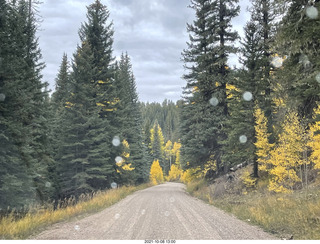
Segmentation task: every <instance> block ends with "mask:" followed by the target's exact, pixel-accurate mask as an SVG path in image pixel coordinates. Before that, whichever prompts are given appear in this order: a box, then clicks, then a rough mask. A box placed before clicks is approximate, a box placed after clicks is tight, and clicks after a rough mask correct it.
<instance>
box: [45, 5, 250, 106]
mask: <svg viewBox="0 0 320 244" xmlns="http://www.w3.org/2000/svg"><path fill="white" fill-rule="evenodd" d="M101 1H102V3H104V4H106V5H107V7H108V9H109V11H110V20H113V23H114V30H115V35H114V55H115V56H118V57H119V56H120V55H121V53H122V52H126V51H127V52H128V54H129V55H130V57H131V59H132V65H133V71H134V74H135V77H136V82H137V89H138V92H139V97H140V100H142V101H150V102H152V101H158V102H161V101H163V100H164V99H165V98H167V99H171V100H177V99H179V98H180V95H181V92H182V89H181V88H182V87H183V86H184V85H185V81H183V80H182V79H181V76H182V75H183V73H184V70H183V63H182V62H181V52H182V50H183V49H184V48H186V41H188V34H187V32H186V23H191V22H192V20H193V18H194V13H193V10H192V9H190V8H187V6H188V5H189V3H190V0H152V1H150V0H101ZM92 2H93V0H44V3H43V4H42V5H41V7H40V9H39V10H40V15H41V16H42V17H43V22H42V24H41V29H42V31H40V32H39V35H40V39H39V43H40V47H41V49H42V54H43V58H44V61H45V62H46V63H47V68H46V69H45V70H44V72H43V74H44V78H45V80H46V81H48V82H49V83H50V88H51V89H53V88H54V79H55V77H56V75H57V72H58V69H59V65H60V62H61V58H62V54H63V53H64V52H66V53H67V54H68V56H69V58H72V54H73V52H74V51H75V50H76V46H77V43H78V42H79V37H78V30H79V28H80V26H81V23H83V22H85V21H86V11H87V10H86V6H88V5H90V4H91V3H92ZM240 2H241V6H242V12H241V15H240V16H239V17H237V18H238V19H236V20H235V21H234V28H235V29H236V30H238V31H242V27H243V24H244V23H245V21H246V20H247V14H246V13H245V12H244V10H245V7H246V5H248V0H246V1H245V0H243V1H240ZM230 62H231V63H234V64H236V63H237V61H236V58H235V57H232V59H231V60H230Z"/></svg>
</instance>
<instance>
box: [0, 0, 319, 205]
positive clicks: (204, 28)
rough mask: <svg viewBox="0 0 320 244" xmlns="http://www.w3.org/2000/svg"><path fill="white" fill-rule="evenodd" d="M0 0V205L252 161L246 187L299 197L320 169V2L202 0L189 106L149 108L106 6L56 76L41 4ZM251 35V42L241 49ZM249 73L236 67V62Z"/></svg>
mask: <svg viewBox="0 0 320 244" xmlns="http://www.w3.org/2000/svg"><path fill="white" fill-rule="evenodd" d="M38 4H39V3H37V2H34V1H26V0H19V1H15V0H0V164H1V166H0V209H1V211H6V209H8V207H10V208H15V209H23V208H24V207H25V206H28V205H32V204H44V203H47V202H53V203H54V204H56V205H57V204H58V202H59V200H61V199H68V198H70V197H74V198H75V199H77V198H79V197H80V196H81V195H82V194H92V193H94V192H97V191H101V190H105V189H110V188H117V187H119V186H125V185H139V184H142V183H145V182H149V181H150V182H152V183H153V184H158V183H161V182H164V181H179V180H180V181H182V182H185V183H188V182H191V181H192V180H194V179H199V178H205V179H207V180H208V181H212V180H214V179H215V178H216V177H218V176H220V175H223V174H226V173H228V172H229V171H230V169H232V168H234V167H235V166H237V165H239V164H245V165H252V170H251V172H250V174H248V175H247V179H246V182H249V183H248V184H252V185H255V184H257V182H258V181H259V180H260V179H261V178H264V179H268V189H269V191H270V192H275V193H290V192H292V191H294V190H296V189H301V188H303V187H305V186H307V185H308V184H309V182H312V181H315V180H316V179H317V178H318V177H319V176H318V174H317V173H318V170H319V169H320V135H319V131H320V103H319V102H320V59H319V50H320V43H319V40H320V27H319V26H320V25H319V24H320V20H319V15H318V12H319V6H320V1H319V0H299V1H296V0H290V1H284V0H251V7H250V8H249V10H248V11H249V12H250V14H251V19H250V21H248V22H247V23H246V25H245V27H244V33H245V36H244V37H243V38H240V37H239V34H238V33H237V31H235V30H234V29H232V19H233V18H235V17H236V16H238V15H239V11H240V5H239V1H238V0H224V1H222V0H191V1H190V6H189V7H190V8H191V9H193V10H194V13H195V20H194V22H193V23H188V24H187V31H188V34H189V41H188V43H187V48H186V49H185V50H181V51H182V55H181V56H182V61H183V62H182V63H181V65H184V67H185V70H186V72H185V74H181V75H183V78H184V80H185V82H186V85H185V87H184V88H183V96H182V97H181V99H180V100H179V101H177V102H173V101H169V100H165V101H164V102H163V103H162V104H160V103H155V102H151V103H149V102H148V103H144V102H140V101H139V96H138V92H137V85H136V79H135V76H134V74H133V69H132V64H131V60H130V56H129V54H128V53H127V52H125V51H124V52H123V53H122V55H121V57H118V59H116V57H115V56H114V55H113V45H114V43H113V35H114V31H116V30H114V28H113V23H112V21H111V20H110V13H109V10H108V7H107V6H106V5H104V4H103V3H102V2H101V1H100V0H95V1H93V3H92V4H91V5H89V6H88V7H87V13H86V14H87V20H86V22H85V23H82V24H80V23H79V26H80V28H79V45H78V46H76V47H74V53H73V56H72V57H68V56H67V55H66V54H64V55H63V56H62V57H61V65H60V68H59V70H58V72H57V75H56V79H55V87H56V88H55V90H54V91H53V93H52V94H51V93H50V91H48V83H46V82H44V81H43V77H42V71H43V69H44V67H45V65H46V64H45V63H44V62H43V61H42V56H41V50H40V48H39V43H38V36H37V31H38V28H39V25H40V23H39V20H38V17H37V12H36V10H37V5H38ZM237 41H240V46H236V45H235V43H236V42H237ZM233 54H237V55H238V56H239V62H240V63H241V67H240V68H236V67H229V66H228V59H229V57H230V55H233Z"/></svg>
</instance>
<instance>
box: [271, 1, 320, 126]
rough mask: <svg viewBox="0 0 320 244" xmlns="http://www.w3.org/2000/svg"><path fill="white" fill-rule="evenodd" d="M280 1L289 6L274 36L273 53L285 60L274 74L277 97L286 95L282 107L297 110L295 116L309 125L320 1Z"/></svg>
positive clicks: (315, 95) (319, 65) (315, 92)
mask: <svg viewBox="0 0 320 244" xmlns="http://www.w3.org/2000/svg"><path fill="white" fill-rule="evenodd" d="M281 2H283V3H284V4H287V5H288V6H289V7H288V8H287V10H286V11H285V13H284V17H283V19H282V21H281V22H280V27H279V31H278V33H277V36H276V50H277V52H278V53H279V56H280V57H281V58H283V57H286V59H285V60H284V62H283V66H282V67H281V69H278V70H277V73H276V74H275V78H276V80H278V81H279V83H280V84H281V89H279V91H278V92H277V95H279V94H280V95H281V94H282V95H283V94H287V96H288V99H287V101H286V105H287V106H289V107H298V113H299V116H300V117H301V118H303V117H305V118H306V119H307V120H308V121H309V122H310V121H311V120H312V111H313V109H314V108H315V107H316V106H317V104H316V102H317V101H319V99H320V97H319V92H320V90H319V89H320V87H319V81H320V75H319V70H320V61H319V55H320V53H319V47H320V44H319V37H320V36H319V14H318V13H319V11H320V2H319V1H318V0H314V1H307V0H304V1H288V2H285V1H281ZM310 13H311V14H310ZM313 13H314V14H313ZM282 95H281V97H283V96H282Z"/></svg>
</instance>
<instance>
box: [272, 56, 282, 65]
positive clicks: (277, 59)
mask: <svg viewBox="0 0 320 244" xmlns="http://www.w3.org/2000/svg"><path fill="white" fill-rule="evenodd" d="M271 64H272V65H273V67H275V68H280V67H282V65H283V58H281V57H273V58H272V61H271Z"/></svg>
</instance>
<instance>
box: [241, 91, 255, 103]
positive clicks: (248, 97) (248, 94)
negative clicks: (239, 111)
mask: <svg viewBox="0 0 320 244" xmlns="http://www.w3.org/2000/svg"><path fill="white" fill-rule="evenodd" d="M242 97H243V99H244V100H245V101H248V102H249V101H251V100H252V97H253V96H252V93H251V92H248V91H247V92H245V93H243V96H242Z"/></svg>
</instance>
